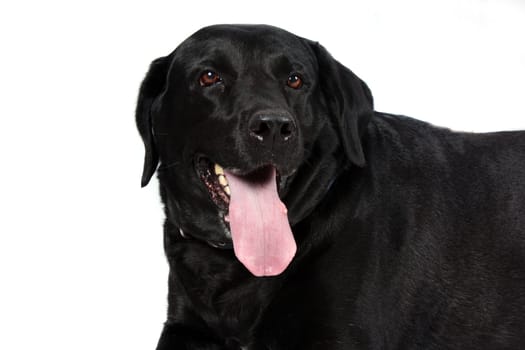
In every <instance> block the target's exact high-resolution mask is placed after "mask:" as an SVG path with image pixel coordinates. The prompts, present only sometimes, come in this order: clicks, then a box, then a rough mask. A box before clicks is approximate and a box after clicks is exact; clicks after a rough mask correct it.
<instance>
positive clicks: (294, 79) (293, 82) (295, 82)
mask: <svg viewBox="0 0 525 350" xmlns="http://www.w3.org/2000/svg"><path fill="white" fill-rule="evenodd" d="M286 85H288V86H289V87H291V88H292V89H299V88H300V87H301V86H303V79H302V78H301V76H300V75H299V74H295V73H294V74H290V76H289V77H288V80H287V81H286Z"/></svg>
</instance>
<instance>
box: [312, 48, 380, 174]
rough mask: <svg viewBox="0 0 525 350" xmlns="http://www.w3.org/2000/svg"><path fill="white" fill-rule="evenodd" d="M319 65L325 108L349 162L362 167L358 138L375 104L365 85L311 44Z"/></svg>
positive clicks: (362, 160)
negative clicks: (332, 121)
mask: <svg viewBox="0 0 525 350" xmlns="http://www.w3.org/2000/svg"><path fill="white" fill-rule="evenodd" d="M311 47H312V48H313V50H314V52H315V54H316V56H317V62H318V64H319V83H320V87H321V90H322V92H323V93H324V95H325V99H326V101H327V103H328V108H329V109H330V112H331V113H332V115H333V117H334V118H335V122H336V126H337V128H338V132H339V133H340V135H339V136H340V138H341V142H342V145H343V149H344V151H345V153H346V155H347V157H348V159H349V160H350V161H351V162H352V163H353V164H355V165H357V166H360V167H363V166H364V165H365V163H366V160H365V156H364V153H363V147H362V145H361V135H362V133H363V132H364V130H365V129H366V126H367V125H368V121H369V120H370V118H371V116H372V114H373V111H374V102H373V98H372V93H371V92H370V89H369V88H368V86H367V85H366V84H365V83H364V82H363V81H362V80H361V79H359V78H358V77H357V76H356V75H355V74H354V73H352V71H350V70H349V69H348V68H346V67H345V66H343V65H342V64H341V63H339V62H337V61H336V60H335V59H334V58H333V57H332V56H331V55H330V53H328V51H327V50H326V49H325V48H324V47H323V46H321V45H320V44H319V43H311Z"/></svg>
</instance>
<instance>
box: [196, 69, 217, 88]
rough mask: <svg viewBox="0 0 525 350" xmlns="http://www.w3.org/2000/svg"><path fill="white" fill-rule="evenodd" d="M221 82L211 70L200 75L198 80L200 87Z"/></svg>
mask: <svg viewBox="0 0 525 350" xmlns="http://www.w3.org/2000/svg"><path fill="white" fill-rule="evenodd" d="M221 81H222V79H221V77H220V76H219V74H217V73H215V72H214V71H211V70H207V71H206V72H204V73H202V75H201V77H200V78H199V83H200V84H201V86H211V85H213V84H217V83H218V82H221Z"/></svg>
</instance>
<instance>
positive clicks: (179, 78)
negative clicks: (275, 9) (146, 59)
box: [136, 25, 373, 276]
mask: <svg viewBox="0 0 525 350" xmlns="http://www.w3.org/2000/svg"><path fill="white" fill-rule="evenodd" d="M372 110H373V106H372V97H371V94H370V91H369V89H368V87H367V86H366V85H365V83H363V82H362V81H361V80H360V79H359V78H358V77H357V76H355V75H354V74H353V73H352V72H351V71H350V70H348V69H347V68H345V67H344V66H342V65H341V64H339V63H338V62H337V61H336V60H334V59H333V58H332V57H331V56H330V54H329V53H328V52H327V51H326V50H325V49H324V48H323V47H322V46H320V45H319V44H317V43H314V42H311V41H309V40H306V39H303V38H300V37H298V36H295V35H293V34H291V33H288V32H286V31H284V30H281V29H278V28H275V27H270V26H258V25H253V26H252V25H219V26H211V27H206V28H204V29H201V30H200V31H198V32H197V33H195V34H194V35H192V36H191V37H190V38H188V39H187V40H186V41H184V42H183V43H182V44H181V45H180V46H179V47H177V48H176V49H175V51H173V52H172V53H171V54H170V55H168V56H165V57H161V58H158V59H156V60H154V61H153V62H152V64H151V66H150V69H149V72H148V73H147V75H146V77H145V79H144V81H143V83H142V86H141V88H140V92H139V98H138V105H137V111H136V121H137V126H138V129H139V132H140V134H141V136H142V139H143V141H144V145H145V148H146V156H145V162H144V171H143V175H142V186H145V185H147V183H148V182H149V180H150V178H151V177H152V176H153V174H154V173H155V171H156V170H157V168H158V176H159V181H160V184H161V188H162V189H163V191H164V193H165V196H164V201H165V202H166V203H165V205H166V211H167V216H168V218H167V220H169V221H170V222H171V223H172V224H173V225H174V226H176V227H179V228H180V230H181V233H182V234H184V235H185V236H192V237H194V238H196V239H198V240H201V241H203V242H208V243H209V244H211V245H213V246H218V247H223V248H228V247H230V246H233V249H234V251H235V254H236V256H237V257H238V259H239V260H240V261H241V262H242V263H243V264H244V265H245V266H246V267H247V268H248V269H249V270H250V271H251V272H252V273H253V274H254V275H257V276H268V275H276V274H279V273H281V272H282V271H283V270H284V269H285V268H286V267H287V266H288V264H289V263H290V261H291V260H292V258H293V256H294V254H295V251H296V244H295V239H294V236H293V233H292V231H291V228H290V227H291V226H293V225H295V224H297V223H298V222H299V221H301V220H302V219H303V218H305V216H307V215H308V214H309V213H310V212H311V211H312V210H313V208H314V207H315V206H316V205H317V204H318V203H319V201H320V200H321V199H322V197H323V196H324V195H325V194H326V192H327V190H328V188H329V186H330V184H331V183H332V182H333V181H334V179H335V176H336V174H337V173H338V169H339V168H341V167H342V166H345V165H348V164H353V165H355V166H364V164H365V156H364V154H363V149H362V146H361V138H360V135H361V133H362V131H363V130H364V128H365V127H366V125H367V122H368V120H369V118H370V116H371V114H372ZM159 164H160V165H159Z"/></svg>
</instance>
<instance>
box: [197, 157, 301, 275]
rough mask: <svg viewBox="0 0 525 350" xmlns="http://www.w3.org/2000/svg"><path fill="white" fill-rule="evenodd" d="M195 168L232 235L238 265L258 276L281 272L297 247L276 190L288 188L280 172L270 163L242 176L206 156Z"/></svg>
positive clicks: (285, 210)
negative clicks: (239, 263)
mask: <svg viewBox="0 0 525 350" xmlns="http://www.w3.org/2000/svg"><path fill="white" fill-rule="evenodd" d="M195 168H196V171H197V174H198V176H199V178H200V179H201V181H202V183H203V184H204V186H205V187H206V189H207V192H208V193H209V195H210V198H211V200H212V201H213V202H214V203H215V205H216V206H217V208H218V210H219V214H220V216H221V217H222V219H223V221H224V224H225V226H226V227H227V228H228V229H229V231H230V234H231V238H232V242H233V249H234V252H235V255H236V256H237V258H238V259H239V261H240V262H241V263H242V264H243V265H244V266H245V267H246V268H247V269H248V270H249V271H250V272H251V273H252V274H254V275H255V276H275V275H278V274H280V273H281V272H283V271H284V270H285V269H286V267H287V266H288V265H289V263H290V262H291V260H292V258H293V257H294V255H295V252H296V244H295V240H294V237H293V233H292V230H291V227H290V224H289V222H288V216H287V208H286V206H285V205H284V203H283V202H282V201H281V199H280V197H279V193H278V192H279V191H278V187H281V188H282V186H284V184H283V183H282V182H283V178H282V177H280V176H278V173H277V169H276V168H275V167H274V166H272V165H266V166H263V167H260V168H257V169H255V170H252V171H250V172H246V173H242V172H240V171H239V170H234V169H228V168H226V169H225V168H223V167H222V166H220V165H219V164H217V163H214V162H212V161H211V160H210V159H208V158H206V157H200V158H198V159H197V160H196V162H195ZM278 183H280V185H279V186H278Z"/></svg>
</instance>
